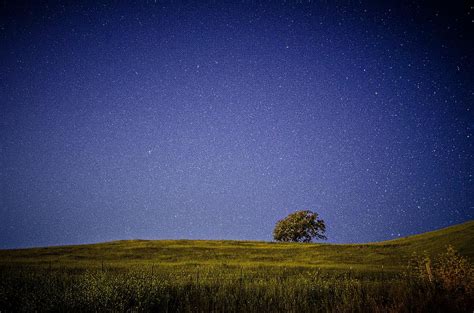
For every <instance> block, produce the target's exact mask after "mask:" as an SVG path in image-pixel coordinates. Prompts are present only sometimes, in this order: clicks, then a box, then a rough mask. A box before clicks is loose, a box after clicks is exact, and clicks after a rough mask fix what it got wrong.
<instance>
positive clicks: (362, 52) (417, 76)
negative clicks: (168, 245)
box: [0, 1, 474, 248]
mask: <svg viewBox="0 0 474 313" xmlns="http://www.w3.org/2000/svg"><path fill="white" fill-rule="evenodd" d="M74 2H76V1H71V2H69V1H68V2H60V1H55V2H51V3H48V2H44V1H31V3H29V2H24V1H23V2H22V1H20V2H18V1H3V3H2V4H1V9H0V11H1V19H0V143H1V146H0V148H1V150H0V153H1V155H0V156H1V159H0V161H1V163H0V164H1V170H0V182H1V195H0V197H1V198H0V248H13V247H30V246H45V245H58V244H79V243H90V242H101V241H109V240H119V239H136V238H141V239H179V238H188V239H235V240H267V241H269V240H272V230H273V226H274V224H275V222H276V221H277V220H279V219H281V218H283V217H284V216H286V215H287V214H289V213H290V212H292V211H295V210H302V209H310V210H313V211H316V212H318V213H319V214H320V217H321V218H323V219H324V220H325V221H326V223H327V227H328V232H327V235H328V237H329V242H337V243H344V242H367V241H377V240H385V239H393V238H398V237H399V236H407V235H411V234H415V233H420V232H424V231H428V230H434V229H437V228H441V227H445V226H449V225H453V224H457V223H461V222H463V221H467V220H470V219H473V216H474V214H473V212H474V193H473V192H472V191H473V172H474V166H473V161H472V160H473V141H472V140H473V127H474V118H473V117H474V116H473V110H472V109H473V108H472V103H473V100H474V89H473V86H474V76H473V73H474V72H473V64H474V63H473V62H474V27H473V26H474V22H473V20H474V7H471V6H470V5H469V4H468V1H445V2H446V3H447V5H449V7H442V6H441V5H436V4H433V3H434V2H433V1H426V2H423V1H413V2H404V3H401V2H399V1H394V2H385V1H380V2H385V4H381V3H379V1H374V2H358V1H335V2H333V1H286V2H283V1H282V2H278V1H271V2H267V1H265V2H256V1H242V2H237V1H236V2H228V3H225V2H222V1H215V2H203V1H198V2H188V1H186V2H174V1H173V2H171V1H170V2H161V1H157V2H155V1H139V2H126V1H120V2H114V1H111V2H100V4H97V3H98V2H96V1H90V3H87V2H83V3H82V4H77V3H74ZM77 2H82V1H77Z"/></svg>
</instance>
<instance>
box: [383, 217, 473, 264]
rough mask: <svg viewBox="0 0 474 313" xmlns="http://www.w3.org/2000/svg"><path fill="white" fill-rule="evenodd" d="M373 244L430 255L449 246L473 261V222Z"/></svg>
mask: <svg viewBox="0 0 474 313" xmlns="http://www.w3.org/2000/svg"><path fill="white" fill-rule="evenodd" d="M374 244H376V245H393V246H399V247H400V248H402V249H403V248H405V249H408V250H412V251H414V252H423V251H427V252H431V253H438V252H441V251H444V250H445V249H446V247H447V246H448V245H451V246H453V247H454V248H455V249H456V250H457V251H459V252H460V253H461V254H463V255H465V256H468V257H470V258H472V259H474V220H473V221H468V222H465V223H462V224H458V225H454V226H450V227H446V228H442V229H438V230H434V231H430V232H426V233H422V234H418V235H413V236H408V237H404V238H400V239H394V240H388V241H382V242H379V243H374Z"/></svg>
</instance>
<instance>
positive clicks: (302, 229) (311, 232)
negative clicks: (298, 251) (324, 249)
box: [273, 210, 327, 242]
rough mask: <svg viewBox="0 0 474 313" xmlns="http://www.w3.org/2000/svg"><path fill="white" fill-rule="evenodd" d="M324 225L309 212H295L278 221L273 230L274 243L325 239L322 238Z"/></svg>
mask: <svg viewBox="0 0 474 313" xmlns="http://www.w3.org/2000/svg"><path fill="white" fill-rule="evenodd" d="M325 231H326V224H325V223H324V221H323V220H321V219H318V214H317V213H314V212H312V211H309V210H303V211H296V212H294V213H291V214H290V215H288V216H287V217H285V218H284V219H282V220H279V221H278V222H277V223H276V225H275V229H274V230H273V238H274V239H275V240H276V241H285V242H289V241H291V242H311V240H312V239H313V238H316V239H323V240H325V239H327V238H326V236H324V235H323V234H324V232H325Z"/></svg>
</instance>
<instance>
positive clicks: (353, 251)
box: [0, 221, 474, 271]
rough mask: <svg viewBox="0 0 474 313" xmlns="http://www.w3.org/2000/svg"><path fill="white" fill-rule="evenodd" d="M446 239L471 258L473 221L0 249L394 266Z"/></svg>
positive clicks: (161, 260) (26, 254) (74, 259)
mask: <svg viewBox="0 0 474 313" xmlns="http://www.w3.org/2000/svg"><path fill="white" fill-rule="evenodd" d="M447 245H452V246H453V247H454V248H455V249H456V250H458V251H459V252H460V253H461V254H462V255H465V256H467V257H469V258H471V259H472V258H474V221H470V222H467V223H464V224H460V225H456V226H452V227H448V228H445V229H442V230H437V231H433V232H428V233H424V234H420V235H415V236H410V237H406V238H401V239H397V240H391V241H384V242H379V243H368V244H349V245H347V244H345V245H344V244H341V245H339V244H337V245H336V244H324V243H311V244H301V243H273V242H258V241H219V240H124V241H113V242H107V243H99V244H90V245H76V246H61V247H47V248H33V249H20V250H0V266H2V265H30V266H31V265H40V266H49V264H50V262H52V263H53V264H54V266H61V267H73V268H90V267H97V266H99V265H100V266H101V264H102V262H104V263H105V264H106V265H107V266H113V267H129V266H142V265H143V266H151V265H152V264H155V265H160V266H179V265H184V266H186V265H188V266H214V265H229V266H239V267H256V266H257V267H258V266H265V267H269V266H270V267H271V266H276V267H304V268H326V269H350V268H351V267H352V268H353V269H359V270H363V271H373V270H378V268H381V267H382V265H383V266H384V269H385V270H394V271H399V270H401V269H402V268H403V267H404V266H406V264H407V261H408V260H409V258H410V257H411V256H412V254H413V252H418V253H420V252H423V251H427V252H428V253H429V254H432V255H434V254H437V253H439V252H441V251H444V250H445V249H446V246H447Z"/></svg>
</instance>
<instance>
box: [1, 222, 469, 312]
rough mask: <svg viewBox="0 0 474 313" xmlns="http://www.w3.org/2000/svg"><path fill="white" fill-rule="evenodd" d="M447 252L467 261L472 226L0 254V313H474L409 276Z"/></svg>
mask: <svg viewBox="0 0 474 313" xmlns="http://www.w3.org/2000/svg"><path fill="white" fill-rule="evenodd" d="M448 245H451V246H453V247H454V248H455V249H456V250H457V251H458V252H459V253H460V254H461V255H463V256H464V257H466V258H467V259H468V260H470V262H471V261H472V260H473V258H474V221H470V222H467V223H464V224H460V225H456V226H452V227H448V228H445V229H441V230H437V231H434V232H428V233H424V234H420V235H416V236H410V237H406V238H401V239H397V240H391V241H384V242H378V243H368V244H345V245H339V244H337V245H336V244H320V243H317V244H296V243H270V242H256V241H217V240H212V241H208V240H156V241H155V240H127V241H114V242H107V243H100V244H90V245H77V246H61V247H46V248H32V249H17V250H0V311H2V312H5V311H6V312H9V311H15V312H16V311H35V310H37V311H81V312H84V311H114V312H116V311H157V310H158V311H165V312H166V311H169V312H175V311H180V312H208V311H213V312H241V311H245V312H265V311H271V312H300V311H317V312H339V311H342V312H344V311H347V312H378V311H384V312H385V311H393V312H413V311H430V312H441V311H446V310H449V311H460V312H462V311H464V310H466V309H467V310H470V311H472V309H473V305H474V299H472V295H471V294H466V292H465V291H462V293H461V294H458V293H459V291H452V290H451V291H449V292H447V291H446V290H443V289H442V288H441V287H440V286H438V285H436V284H426V282H423V281H420V280H418V279H413V278H411V277H410V276H409V275H408V274H407V273H408V272H407V265H408V263H409V261H410V259H412V258H413V254H414V253H418V254H421V253H426V254H427V255H430V256H431V257H433V258H435V257H436V255H438V254H440V253H442V252H444V251H446V247H447V246H448ZM407 275H408V276H407ZM440 288H441V289H440ZM463 290H464V289H463ZM459 299H461V300H459Z"/></svg>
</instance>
